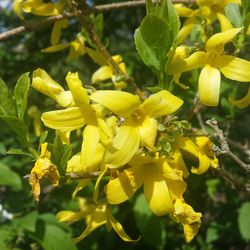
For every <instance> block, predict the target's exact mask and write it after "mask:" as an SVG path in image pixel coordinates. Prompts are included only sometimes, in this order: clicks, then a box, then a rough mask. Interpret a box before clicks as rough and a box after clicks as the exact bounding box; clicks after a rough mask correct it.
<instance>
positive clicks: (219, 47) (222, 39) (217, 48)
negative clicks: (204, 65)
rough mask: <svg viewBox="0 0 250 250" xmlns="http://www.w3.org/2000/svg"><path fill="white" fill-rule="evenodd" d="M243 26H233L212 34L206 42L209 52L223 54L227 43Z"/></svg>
mask: <svg viewBox="0 0 250 250" xmlns="http://www.w3.org/2000/svg"><path fill="white" fill-rule="evenodd" d="M241 30H242V28H233V29H230V30H227V31H224V32H220V33H217V34H215V35H213V36H211V37H210V38H209V39H208V40H207V43H206V50H207V52H210V53H213V54H222V53H223V52H224V46H225V44H226V43H228V42H231V41H232V40H233V39H234V37H235V36H236V35H237V34H238V33H239V32H240V31H241Z"/></svg>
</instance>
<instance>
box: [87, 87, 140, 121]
mask: <svg viewBox="0 0 250 250" xmlns="http://www.w3.org/2000/svg"><path fill="white" fill-rule="evenodd" d="M90 99H91V100H92V101H94V102H97V103H100V104H102V105H103V106H104V107H106V108H107V109H109V110H110V111H112V112H113V113H115V114H116V115H120V116H123V117H127V116H129V115H130V114H131V113H133V112H134V111H135V110H136V109H138V108H139V106H140V99H139V97H138V96H137V95H132V94H130V93H128V92H124V91H120V90H99V91H96V92H95V93H93V94H92V95H91V96H90Z"/></svg>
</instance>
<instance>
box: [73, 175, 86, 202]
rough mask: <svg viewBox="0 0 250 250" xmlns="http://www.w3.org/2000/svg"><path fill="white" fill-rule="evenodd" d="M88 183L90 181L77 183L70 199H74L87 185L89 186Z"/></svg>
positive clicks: (84, 180)
mask: <svg viewBox="0 0 250 250" xmlns="http://www.w3.org/2000/svg"><path fill="white" fill-rule="evenodd" d="M89 181H90V179H83V180H80V181H79V184H78V185H77V187H76V188H75V190H74V192H73V194H72V199H75V197H76V195H77V193H78V192H79V191H81V190H82V189H84V188H85V187H87V185H88V184H89Z"/></svg>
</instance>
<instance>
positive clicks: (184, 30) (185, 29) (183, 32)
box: [177, 18, 196, 43]
mask: <svg viewBox="0 0 250 250" xmlns="http://www.w3.org/2000/svg"><path fill="white" fill-rule="evenodd" d="M195 24H196V20H195V18H188V19H187V20H186V21H185V22H184V24H183V25H182V27H181V29H180V31H179V33H178V36H177V41H178V43H182V42H183V41H184V40H185V39H186V37H187V36H188V35H190V33H191V31H192V30H193V28H194V26H195Z"/></svg>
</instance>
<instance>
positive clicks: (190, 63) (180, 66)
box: [170, 51, 208, 74]
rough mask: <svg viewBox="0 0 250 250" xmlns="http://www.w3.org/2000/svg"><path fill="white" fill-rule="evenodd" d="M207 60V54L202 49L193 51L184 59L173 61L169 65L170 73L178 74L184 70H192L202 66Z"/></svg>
mask: <svg viewBox="0 0 250 250" xmlns="http://www.w3.org/2000/svg"><path fill="white" fill-rule="evenodd" d="M207 60H208V54H207V53H205V52H202V51H198V52H195V53H193V54H192V55H191V56H189V57H188V58H186V59H183V60H180V58H179V59H178V60H175V61H173V64H172V65H171V69H170V73H171V74H179V73H182V72H185V71H189V70H193V69H196V68H200V67H203V66H204V65H205V64H206V62H207Z"/></svg>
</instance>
